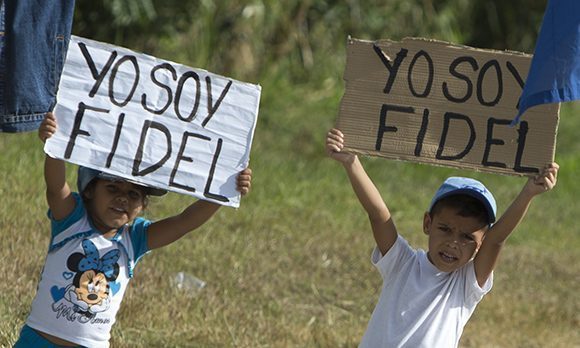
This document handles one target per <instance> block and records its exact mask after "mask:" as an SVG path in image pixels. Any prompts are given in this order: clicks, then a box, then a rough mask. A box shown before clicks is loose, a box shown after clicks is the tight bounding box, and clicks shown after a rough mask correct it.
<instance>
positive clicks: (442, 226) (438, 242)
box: [423, 207, 488, 272]
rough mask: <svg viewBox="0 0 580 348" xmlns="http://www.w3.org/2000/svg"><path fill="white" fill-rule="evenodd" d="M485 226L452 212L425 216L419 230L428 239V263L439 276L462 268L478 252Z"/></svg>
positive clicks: (447, 209)
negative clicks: (441, 272) (440, 273)
mask: <svg viewBox="0 0 580 348" xmlns="http://www.w3.org/2000/svg"><path fill="white" fill-rule="evenodd" d="M487 228H488V227H487V225H485V224H483V225H482V223H481V222H480V221H479V220H478V219H476V218H473V217H463V216H460V215H458V214H457V211H456V210H455V209H453V208H448V207H444V208H442V209H441V210H440V211H439V212H438V213H436V214H433V217H431V216H430V215H429V213H425V217H424V220H423V230H424V232H425V234H427V235H428V236H429V251H428V253H427V256H428V257H429V261H431V263H432V264H433V265H434V266H435V267H437V268H438V269H439V270H440V271H443V272H452V271H454V270H456V269H458V268H460V267H462V266H464V265H465V264H466V263H467V262H468V261H469V260H471V258H472V257H473V256H475V253H476V252H477V251H478V250H479V247H480V246H481V243H482V241H483V237H484V234H485V231H486V230H487Z"/></svg>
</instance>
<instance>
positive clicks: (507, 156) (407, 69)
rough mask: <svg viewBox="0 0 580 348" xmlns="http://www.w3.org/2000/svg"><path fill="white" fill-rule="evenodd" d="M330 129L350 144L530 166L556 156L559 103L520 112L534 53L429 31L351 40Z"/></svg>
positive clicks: (386, 153)
mask: <svg viewBox="0 0 580 348" xmlns="http://www.w3.org/2000/svg"><path fill="white" fill-rule="evenodd" d="M347 46H348V47H347V64H346V69H345V73H344V80H345V84H346V90H345V93H344V96H343V98H342V101H341V105H340V112H339V117H338V120H337V124H336V126H337V128H339V129H340V130H341V131H342V132H343V133H344V134H345V148H346V150H347V151H351V152H355V153H359V154H364V155H373V156H381V157H386V158H391V159H399V160H406V161H413V162H420V163H427V164H433V165H441V166H449V167H457V168H467V169H474V170H479V171H485V172H495V173H503V174H511V175H532V174H534V173H537V172H538V171H539V169H541V168H543V167H544V165H546V164H547V163H550V162H552V161H553V160H554V153H555V144H556V133H557V128H558V121H559V104H551V105H544V106H540V107H536V108H532V109H530V110H528V111H527V112H526V113H525V115H524V117H523V118H522V121H521V122H520V123H519V124H517V125H515V126H510V123H511V121H512V120H513V119H514V117H515V116H516V115H517V103H518V98H519V96H520V94H521V92H522V88H523V85H524V81H525V79H526V74H527V72H528V69H529V65H530V62H531V56H530V55H525V54H522V53H516V52H503V51H490V50H481V49H475V48H471V47H466V46H458V45H453V44H449V43H446V42H440V41H433V40H426V39H416V38H412V39H405V40H403V41H402V42H394V41H390V40H381V41H377V42H370V41H362V40H354V39H349V41H348V45H347Z"/></svg>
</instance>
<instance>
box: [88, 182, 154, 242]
mask: <svg viewBox="0 0 580 348" xmlns="http://www.w3.org/2000/svg"><path fill="white" fill-rule="evenodd" d="M85 196H86V197H87V198H89V207H88V209H89V213H90V215H91V218H92V220H93V224H94V225H95V227H96V228H97V229H98V230H99V231H101V232H103V233H108V232H112V231H116V230H117V229H118V228H119V227H121V226H123V225H125V224H127V223H129V222H131V221H133V220H134V219H135V218H136V217H137V216H138V215H139V214H140V213H141V211H143V204H144V201H145V194H144V192H143V191H142V189H141V188H140V187H139V186H137V185H134V184H132V183H130V182H126V181H109V180H103V179H97V182H96V183H95V186H94V189H93V190H85Z"/></svg>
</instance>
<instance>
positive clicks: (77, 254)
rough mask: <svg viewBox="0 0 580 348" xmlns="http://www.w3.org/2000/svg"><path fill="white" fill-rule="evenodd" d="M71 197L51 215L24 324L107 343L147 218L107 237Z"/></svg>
mask: <svg viewBox="0 0 580 348" xmlns="http://www.w3.org/2000/svg"><path fill="white" fill-rule="evenodd" d="M74 196H75V199H76V207H75V209H74V211H73V212H72V213H71V214H70V215H69V216H68V217H66V218H65V219H63V220H59V221H56V220H54V219H52V218H51V222H52V238H51V242H50V248H49V251H48V254H47V256H46V261H45V263H44V268H43V270H42V274H41V278H40V282H39V284H38V289H37V292H36V296H35V298H34V301H33V302H32V309H31V311H30V315H29V316H28V319H27V320H26V324H27V325H28V326H30V327H31V328H33V329H36V330H38V331H42V332H45V333H48V334H50V335H53V336H56V337H59V338H62V339H65V340H67V341H70V342H74V343H76V344H79V345H82V346H87V347H108V346H109V338H110V332H111V327H112V325H113V324H114V323H115V316H116V314H117V311H118V310H119V306H120V305H121V300H122V299H123V295H124V293H125V290H126V289H127V285H128V282H129V280H130V278H131V277H132V274H133V267H134V265H135V264H136V263H137V261H138V260H139V259H140V258H141V256H143V255H144V254H146V253H147V252H148V249H147V236H146V231H147V228H148V226H149V224H150V221H148V220H145V219H142V218H137V219H135V221H134V223H133V225H131V226H127V225H125V226H123V227H121V228H120V229H119V231H118V232H117V235H116V236H115V237H113V238H112V239H107V238H104V237H103V236H102V234H101V233H100V232H99V231H97V230H94V229H93V227H92V226H91V224H90V221H89V218H88V216H87V212H86V210H85V208H84V205H83V202H82V200H81V199H80V196H79V195H78V194H76V193H75V195H74ZM49 216H50V212H49Z"/></svg>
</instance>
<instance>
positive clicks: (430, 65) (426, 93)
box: [407, 50, 434, 98]
mask: <svg viewBox="0 0 580 348" xmlns="http://www.w3.org/2000/svg"><path fill="white" fill-rule="evenodd" d="M419 57H424V58H425V61H426V62H427V68H428V69H429V77H428V79H427V84H426V85H425V89H424V90H423V93H417V91H415V87H414V86H413V79H412V78H411V77H412V75H413V68H414V67H415V63H416V62H417V60H418V59H419ZM433 75H434V68H433V59H431V56H429V53H427V52H425V51H423V50H421V51H419V52H417V54H415V57H413V60H412V61H411V65H409V71H408V72H407V81H408V83H409V90H410V91H411V93H412V94H413V95H414V96H415V97H417V98H425V97H427V96H429V93H431V86H432V85H433Z"/></svg>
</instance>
